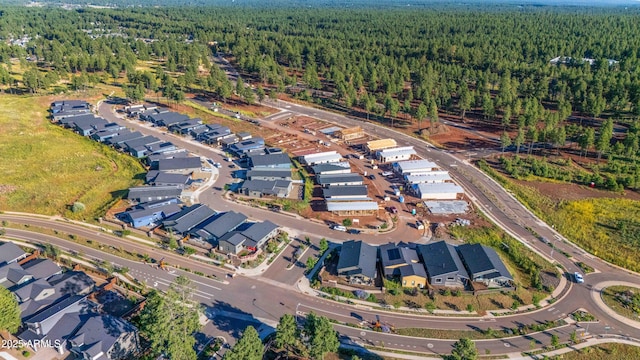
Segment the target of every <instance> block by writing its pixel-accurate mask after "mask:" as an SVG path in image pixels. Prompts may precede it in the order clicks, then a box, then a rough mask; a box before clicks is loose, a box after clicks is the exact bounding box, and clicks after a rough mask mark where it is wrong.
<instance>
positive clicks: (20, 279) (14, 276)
mask: <svg viewBox="0 0 640 360" xmlns="http://www.w3.org/2000/svg"><path fill="white" fill-rule="evenodd" d="M31 280H33V275H31V274H30V273H29V272H28V271H26V270H24V269H23V268H22V266H20V264H18V263H17V262H12V263H8V264H4V265H3V266H2V267H0V286H3V287H5V288H10V287H12V286H16V285H20V284H24V283H26V282H28V281H31Z"/></svg>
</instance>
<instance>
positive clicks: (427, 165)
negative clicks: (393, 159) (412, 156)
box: [393, 159, 440, 175]
mask: <svg viewBox="0 0 640 360" xmlns="http://www.w3.org/2000/svg"><path fill="white" fill-rule="evenodd" d="M393 169H394V171H395V172H397V173H400V174H402V175H415V174H420V173H428V172H432V171H439V170H440V167H439V166H438V164H436V163H434V162H432V161H428V160H424V159H421V160H407V161H400V162H397V163H394V164H393Z"/></svg>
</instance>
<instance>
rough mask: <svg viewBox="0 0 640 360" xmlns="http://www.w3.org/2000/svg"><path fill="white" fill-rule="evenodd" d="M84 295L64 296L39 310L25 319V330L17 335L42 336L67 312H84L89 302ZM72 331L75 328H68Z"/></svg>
mask: <svg viewBox="0 0 640 360" xmlns="http://www.w3.org/2000/svg"><path fill="white" fill-rule="evenodd" d="M86 298H87V297H86V295H72V296H68V297H65V298H64V299H62V300H60V301H58V302H57V303H55V304H54V305H51V306H49V307H47V308H46V309H44V310H42V311H39V312H38V313H36V314H34V315H33V316H31V317H29V318H28V319H26V320H25V322H24V323H25V325H27V330H25V331H24V332H23V333H22V334H20V335H19V337H20V338H22V337H26V338H35V337H40V338H44V336H46V335H47V334H48V333H49V331H51V330H52V329H53V327H54V326H55V325H56V324H57V322H58V321H59V320H60V319H61V318H62V317H63V316H64V315H65V314H67V313H74V312H76V313H79V312H86V311H87V310H88V308H89V304H88V303H87V300H86ZM69 330H71V331H70V332H73V331H74V330H75V329H69Z"/></svg>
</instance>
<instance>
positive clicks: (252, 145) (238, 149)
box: [228, 138, 264, 157]
mask: <svg viewBox="0 0 640 360" xmlns="http://www.w3.org/2000/svg"><path fill="white" fill-rule="evenodd" d="M228 149H229V151H231V152H232V153H234V154H236V155H237V156H239V157H242V156H244V155H245V154H246V153H248V152H250V151H252V150H264V139H263V138H252V139H249V140H243V141H239V142H237V143H235V144H233V145H231V146H229V148H228Z"/></svg>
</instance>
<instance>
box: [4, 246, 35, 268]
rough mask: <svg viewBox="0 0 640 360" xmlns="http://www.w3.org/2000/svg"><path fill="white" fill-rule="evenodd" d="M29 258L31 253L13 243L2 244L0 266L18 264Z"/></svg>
mask: <svg viewBox="0 0 640 360" xmlns="http://www.w3.org/2000/svg"><path fill="white" fill-rule="evenodd" d="M27 256H29V253H27V252H26V251H24V250H22V249H21V248H20V247H19V246H18V245H16V244H14V243H12V242H6V243H2V244H0V265H2V264H11V263H14V262H18V261H20V260H22V259H24V258H26V257H27Z"/></svg>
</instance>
